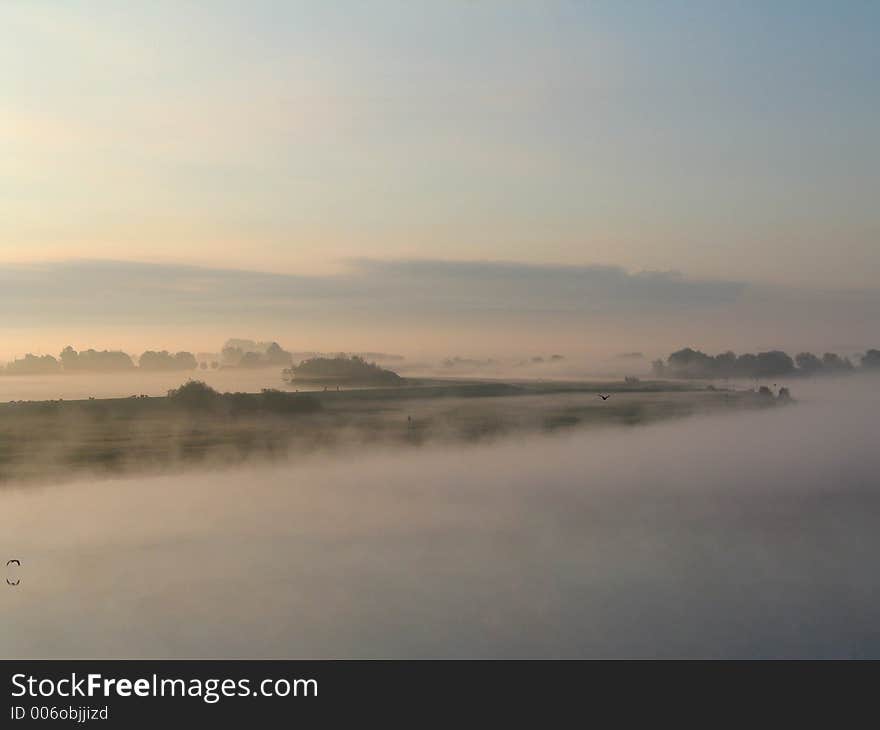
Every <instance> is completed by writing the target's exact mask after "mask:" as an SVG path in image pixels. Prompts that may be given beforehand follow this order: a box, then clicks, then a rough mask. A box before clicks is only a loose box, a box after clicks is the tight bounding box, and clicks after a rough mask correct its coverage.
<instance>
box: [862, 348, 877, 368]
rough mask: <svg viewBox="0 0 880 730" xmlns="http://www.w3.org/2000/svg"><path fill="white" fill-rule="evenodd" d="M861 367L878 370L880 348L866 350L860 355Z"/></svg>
mask: <svg viewBox="0 0 880 730" xmlns="http://www.w3.org/2000/svg"><path fill="white" fill-rule="evenodd" d="M862 367H863V368H865V370H880V350H868V351H867V352H866V353H865V354H864V355H862Z"/></svg>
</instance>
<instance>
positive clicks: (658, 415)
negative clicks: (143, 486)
mask: <svg viewBox="0 0 880 730" xmlns="http://www.w3.org/2000/svg"><path fill="white" fill-rule="evenodd" d="M600 392H601V393H604V394H610V397H609V398H608V400H602V399H600V398H599V397H598V393H600ZM760 404H761V403H760V402H759V400H758V399H756V398H755V397H754V396H753V395H751V394H748V393H730V392H725V391H711V390H706V389H705V388H702V387H701V388H699V389H696V388H693V387H690V386H688V385H686V384H680V383H676V384H668V383H662V382H648V383H637V384H624V383H621V382H616V383H574V382H572V383H561V382H552V383H541V382H497V381H491V382H487V381H483V382H475V381H468V382H464V381H441V380H430V381H416V382H414V383H412V384H410V385H408V386H406V387H394V388H374V389H361V390H339V391H336V390H328V391H326V392H318V393H314V392H312V393H295V392H294V393H285V392H278V391H273V392H269V393H263V394H259V393H257V394H245V393H235V394H225V395H223V396H221V397H219V398H217V400H216V402H213V403H211V404H209V405H205V404H192V403H190V404H186V403H181V402H175V401H174V400H173V399H169V398H164V397H138V398H134V397H132V398H115V399H97V400H95V399H89V400H76V401H33V402H22V401H19V402H12V403H6V404H0V482H3V483H10V482H51V481H59V480H63V479H67V478H71V477H76V476H84V475H111V474H120V473H123V472H126V471H133V472H140V473H144V472H148V473H149V472H163V471H171V470H175V469H180V468H186V467H189V466H195V465H202V466H208V467H212V466H213V467H221V466H229V465H233V464H236V463H242V462H245V461H248V460H250V459H255V458H257V459H262V458H268V459H290V458H296V457H297V456H298V455H299V456H301V455H305V454H308V453H312V452H315V451H332V450H341V449H357V448H376V447H381V446H386V445H394V444H399V445H414V446H418V445H422V444H427V443H479V442H486V441H491V440H493V439H499V438H504V437H509V436H512V435H516V434H528V433H551V432H555V431H561V430H566V429H573V428H588V427H598V426H606V425H622V426H635V425H638V424H643V423H650V422H655V421H659V420H662V419H668V418H680V417H683V416H689V415H693V414H697V413H708V412H713V411H719V410H723V409H731V408H744V407H755V406H757V405H760Z"/></svg>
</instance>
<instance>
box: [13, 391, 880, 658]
mask: <svg viewBox="0 0 880 730" xmlns="http://www.w3.org/2000/svg"><path fill="white" fill-rule="evenodd" d="M795 395H796V396H797V397H798V398H799V400H800V402H799V403H798V404H797V405H795V406H792V407H790V408H781V409H770V410H766V411H745V412H736V413H728V414H724V415H719V416H709V415H707V416H695V417H693V418H690V419H687V420H683V421H674V422H667V423H662V424H656V425H649V426H644V427H640V428H635V429H596V430H589V431H580V432H572V433H568V434H564V435H553V436H531V437H528V438H523V439H516V440H512V441H502V442H500V443H496V444H492V445H489V446H472V447H466V446H457V447H450V446H446V447H427V448H423V449H419V450H403V449H386V450H382V451H376V452H373V453H370V454H369V455H367V456H365V455H364V454H363V452H360V453H358V454H348V455H344V456H337V457H336V458H333V457H332V456H329V455H324V456H321V457H314V458H311V459H307V460H305V461H303V462H302V463H301V464H298V465H284V466H280V465H274V466H260V467H256V466H255V467H248V468H242V469H235V470H230V471H226V472H220V473H217V472H212V473H188V474H184V475H178V476H166V477H154V478H129V479H118V480H108V481H102V482H95V483H92V482H80V483H73V484H66V485H61V486H57V487H46V488H35V487H27V488H21V489H13V488H9V487H7V488H5V489H4V490H2V491H0V557H2V558H3V561H2V562H3V563H4V564H5V562H6V560H8V559H10V558H18V559H20V560H21V564H22V565H21V567H20V568H15V569H14V570H15V578H16V579H20V581H21V582H20V584H19V585H17V586H14V587H13V586H6V585H4V586H2V588H4V589H5V590H4V591H3V595H2V598H0V620H2V625H3V626H4V627H6V630H5V631H4V632H3V633H2V634H0V656H3V657H45V656H53V657H59V656H61V657H293V658H296V657H300V658H305V657H880V634H878V632H877V628H876V617H877V615H878V613H880V571H878V570H877V555H878V552H880V480H878V474H880V450H878V449H877V446H876V413H877V407H878V405H880V397H878V391H877V388H876V385H875V384H873V383H872V382H871V381H867V380H866V381H861V380H860V381H858V382H856V381H853V380H848V381H846V382H839V381H823V382H821V383H814V384H809V385H808V384H804V385H803V386H801V385H800V384H799V385H798V391H797V392H796V393H795Z"/></svg>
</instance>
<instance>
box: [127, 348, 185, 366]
mask: <svg viewBox="0 0 880 730" xmlns="http://www.w3.org/2000/svg"><path fill="white" fill-rule="evenodd" d="M138 367H139V368H140V369H141V370H195V369H196V368H197V367H198V362H197V361H196V358H195V355H193V354H192V353H191V352H176V353H174V354H173V355H172V354H171V353H170V352H168V350H162V351H160V352H155V351H154V350H147V351H146V352H145V353H143V354H142V355H141V356H140V359H139V360H138Z"/></svg>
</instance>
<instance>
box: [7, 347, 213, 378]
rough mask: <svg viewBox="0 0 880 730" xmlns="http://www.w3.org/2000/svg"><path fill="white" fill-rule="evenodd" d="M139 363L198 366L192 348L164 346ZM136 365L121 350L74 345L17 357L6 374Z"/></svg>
mask: <svg viewBox="0 0 880 730" xmlns="http://www.w3.org/2000/svg"><path fill="white" fill-rule="evenodd" d="M138 366H139V367H140V368H141V369H143V370H195V368H196V367H198V363H197V362H196V358H195V357H194V356H193V354H192V353H190V352H178V353H175V354H174V355H172V354H170V353H169V352H167V351H165V350H163V351H161V352H153V351H152V350H150V351H147V352H145V353H144V354H143V355H141V357H140V359H139V362H138ZM134 369H135V364H134V361H133V360H132V359H131V357H130V356H129V355H127V354H126V353H124V352H122V351H121V350H92V349H89V350H82V351H79V352H77V351H76V350H74V349H73V348H72V347H71V346H70V345H68V346H67V347H65V348H64V349H63V350H62V351H61V353H60V354H59V355H58V357H57V358H55V357H53V356H52V355H32V354H30V353H28V354H27V355H25V356H24V357H22V358H18V359H16V360H13V361H12V362H11V363H9V364H7V365H6V367H5V368H0V373H2V374H4V375H46V374H61V373H113V372H128V371H131V370H134Z"/></svg>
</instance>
